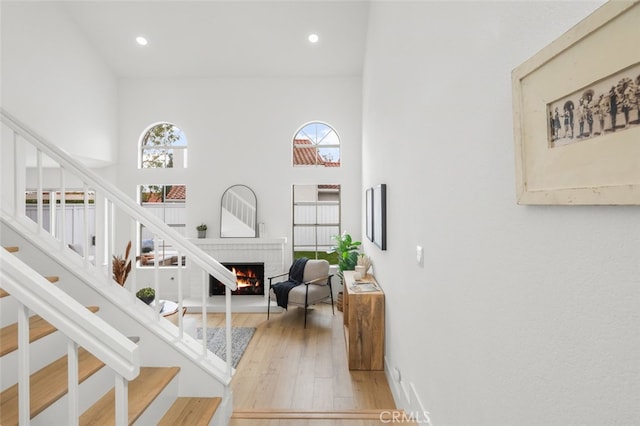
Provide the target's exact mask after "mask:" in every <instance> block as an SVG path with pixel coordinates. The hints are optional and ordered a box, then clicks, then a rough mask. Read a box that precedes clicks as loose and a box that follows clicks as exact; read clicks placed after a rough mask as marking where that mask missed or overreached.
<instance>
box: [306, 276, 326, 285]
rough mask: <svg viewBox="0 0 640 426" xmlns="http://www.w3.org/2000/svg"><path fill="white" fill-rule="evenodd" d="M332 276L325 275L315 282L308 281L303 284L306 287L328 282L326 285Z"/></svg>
mask: <svg viewBox="0 0 640 426" xmlns="http://www.w3.org/2000/svg"><path fill="white" fill-rule="evenodd" d="M332 276H333V274H329V275H325V276H324V277H320V278H316V279H315V280H311V281H307V282H304V283H302V284H304V285H309V284H318V283H319V282H320V281H326V283H328V282H329V280H330V279H331V277H332Z"/></svg>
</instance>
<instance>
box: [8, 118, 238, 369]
mask: <svg viewBox="0 0 640 426" xmlns="http://www.w3.org/2000/svg"><path fill="white" fill-rule="evenodd" d="M0 121H1V122H2V124H3V125H4V127H3V128H2V129H1V130H2V135H3V137H6V135H7V133H9V134H10V138H11V140H10V141H5V142H2V146H1V148H2V155H3V156H6V155H11V154H12V159H13V162H8V161H7V160H6V158H3V159H2V165H3V169H5V168H7V166H9V167H10V168H11V170H10V171H7V170H4V171H2V178H4V185H3V187H2V189H1V190H2V191H3V192H6V191H9V193H5V194H2V197H0V201H1V204H2V205H1V206H0V208H1V209H2V213H3V214H9V215H10V216H11V217H13V218H14V219H15V220H18V221H20V222H21V223H24V224H33V221H32V220H30V219H28V218H27V217H26V215H25V191H26V190H27V188H35V189H36V192H37V197H36V198H37V206H38V207H37V209H38V211H37V214H36V216H37V219H36V222H35V224H36V225H35V226H36V228H35V229H34V231H33V234H34V235H33V236H35V237H37V236H38V235H39V234H42V233H45V232H48V231H46V230H45V228H44V227H43V223H44V221H43V208H42V206H43V204H44V196H43V194H44V193H45V192H49V194H52V195H54V197H53V198H54V199H55V198H56V197H55V194H56V193H58V194H59V196H58V198H59V203H60V207H61V208H60V209H59V214H60V215H61V218H60V221H59V222H60V223H61V224H62V225H61V226H62V227H63V229H62V230H60V231H59V232H56V231H55V229H56V227H55V226H51V229H52V232H51V235H52V236H53V237H54V238H56V239H57V241H59V247H60V249H61V250H67V246H68V241H66V234H67V233H66V232H65V229H64V226H65V225H64V224H65V223H66V220H65V214H66V209H65V197H64V196H62V195H63V194H65V193H66V192H67V191H68V190H70V189H73V190H79V191H82V192H84V194H85V195H84V200H83V206H84V209H85V214H84V217H85V218H87V217H89V215H88V213H87V210H88V206H89V204H90V200H89V193H90V191H93V192H95V201H94V202H95V207H96V214H95V235H89V226H88V221H85V224H84V229H83V231H82V232H83V237H82V239H81V241H83V244H82V253H81V255H82V256H83V258H84V264H85V267H86V268H91V269H95V271H96V273H98V274H102V275H104V276H105V277H106V278H108V279H111V278H112V265H113V263H112V262H113V256H114V255H118V256H121V255H122V253H123V252H124V247H125V246H126V242H127V241H131V242H132V253H133V254H132V259H133V263H134V264H135V256H136V254H138V255H139V254H140V253H141V248H140V238H139V235H140V230H141V227H144V228H145V229H146V230H147V231H148V232H151V233H152V234H153V235H154V240H155V244H154V247H159V246H160V245H161V244H160V242H162V244H164V245H167V244H169V245H171V247H172V249H173V250H174V251H175V252H176V258H177V259H178V262H177V263H178V266H177V287H178V312H182V310H183V298H184V295H183V291H182V289H183V285H184V283H183V281H184V278H185V274H183V272H182V270H183V269H184V264H183V262H181V261H180V259H183V258H186V259H188V262H189V267H197V268H200V269H201V270H202V271H203V274H202V283H201V285H202V292H201V299H202V300H201V301H202V328H203V332H202V336H203V337H202V355H203V357H204V358H205V359H206V357H207V353H208V349H207V330H206V328H207V321H206V314H207V312H206V307H207V301H208V297H209V296H208V285H209V279H208V278H209V275H212V276H214V277H215V278H217V279H218V280H219V281H220V282H221V283H223V284H224V285H225V286H226V287H227V291H226V297H227V300H226V307H227V309H226V324H225V325H226V327H225V331H226V342H227V345H226V348H227V356H226V360H227V361H226V372H225V374H226V377H225V379H226V380H227V381H228V380H230V377H231V372H232V367H231V345H232V342H231V310H230V306H231V290H235V289H236V276H235V275H234V274H233V273H232V272H231V271H229V270H228V269H227V268H226V267H224V266H223V265H221V264H220V263H219V262H217V261H216V260H215V259H213V258H212V257H211V256H210V255H208V254H207V253H205V252H204V251H202V250H201V249H200V248H199V247H197V246H196V245H195V244H193V243H192V242H191V241H189V240H187V239H186V238H184V237H183V236H181V235H180V234H179V233H178V232H176V231H175V230H174V229H172V228H170V227H169V226H167V225H166V224H165V223H164V222H162V221H161V220H160V219H159V218H157V217H155V216H154V215H153V214H151V213H149V212H148V211H145V209H143V208H142V207H141V206H140V205H139V204H137V203H136V202H135V201H134V200H132V199H131V198H130V197H129V196H127V195H126V194H125V193H123V192H122V191H121V190H119V189H118V188H117V187H115V186H114V185H113V184H111V183H110V182H108V181H106V180H105V179H103V178H101V177H100V176H99V175H97V174H96V173H95V172H93V171H92V170H90V169H88V168H86V167H84V166H83V165H82V164H80V163H79V162H78V161H76V160H75V159H73V158H72V157H71V156H70V155H69V154H67V153H66V152H65V151H63V150H62V149H60V148H59V147H57V146H55V145H54V144H52V143H50V142H48V141H46V140H45V139H44V138H42V137H40V136H38V135H37V134H36V133H35V132H34V131H33V130H31V129H30V128H29V127H28V126H26V125H25V124H24V123H21V122H20V121H19V120H17V119H16V118H14V117H12V116H11V115H10V114H9V113H7V112H6V111H4V110H2V109H0ZM6 142H8V143H6ZM7 174H9V176H7ZM45 179H46V184H45ZM57 211H58V209H50V212H51V213H50V214H53V215H55V214H57V213H56V212H57ZM49 219H50V223H56V222H57V219H56V218H55V217H51V218H49ZM94 240H95V255H94V256H93V258H92V257H91V256H90V255H89V247H90V246H91V244H92V241H94ZM116 241H119V243H118V244H116ZM116 247H119V248H118V249H116ZM153 263H154V274H153V277H154V279H153V281H154V282H153V288H154V289H155V294H156V299H158V300H159V299H162V294H161V292H160V288H159V282H160V279H159V278H160V273H159V272H160V271H159V269H160V265H159V263H160V262H158V261H154V262H153ZM135 271H136V267H135V266H134V267H133V268H132V272H131V275H130V276H129V280H128V281H127V286H126V288H127V289H129V290H130V291H131V292H133V293H135V292H136V291H137V283H136V273H135ZM155 306H156V319H157V320H158V321H160V319H161V316H160V308H161V304H159V303H158V304H156V305H155ZM58 308H59V309H64V307H58ZM178 318H179V320H178V337H179V338H180V339H182V338H183V323H182V315H178Z"/></svg>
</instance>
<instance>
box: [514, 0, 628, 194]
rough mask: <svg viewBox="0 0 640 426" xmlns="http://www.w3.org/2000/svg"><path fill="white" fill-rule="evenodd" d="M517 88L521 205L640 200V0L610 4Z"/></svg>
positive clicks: (518, 74)
mask: <svg viewBox="0 0 640 426" xmlns="http://www.w3.org/2000/svg"><path fill="white" fill-rule="evenodd" d="M512 88H513V108H514V117H513V118H514V139H515V156H516V158H515V165H516V192H517V201H518V204H562V205H570V204H614V205H616V204H621V205H622V204H640V0H634V1H610V2H608V3H606V4H604V5H603V6H602V7H600V8H599V9H597V10H596V11H595V12H594V13H592V14H591V15H589V16H588V17H587V18H585V19H584V20H583V21H581V22H580V23H579V24H577V25H576V26H575V27H573V28H572V29H570V30H569V31H568V32H566V33H565V34H564V35H562V36H561V37H560V38H558V39H557V40H555V41H554V42H553V43H551V44H550V45H549V46H547V47H545V48H544V49H543V50H541V51H540V52H538V53H537V54H536V55H534V56H533V57H532V58H531V59H529V60H527V61H526V62H525V63H523V64H522V65H520V66H518V67H517V68H516V69H514V70H513V72H512Z"/></svg>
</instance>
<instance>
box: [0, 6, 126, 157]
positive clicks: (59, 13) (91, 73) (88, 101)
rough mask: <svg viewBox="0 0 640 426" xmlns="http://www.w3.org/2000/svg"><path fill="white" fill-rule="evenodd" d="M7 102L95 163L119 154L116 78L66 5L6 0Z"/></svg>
mask: <svg viewBox="0 0 640 426" xmlns="http://www.w3.org/2000/svg"><path fill="white" fill-rule="evenodd" d="M0 19H1V26H0V29H1V33H0V35H1V42H2V45H1V47H2V48H1V54H2V72H1V75H2V77H1V87H2V93H1V104H2V108H4V109H5V110H7V111H8V112H9V113H10V114H12V115H13V116H15V117H16V118H17V119H19V120H20V121H22V122H24V123H26V124H27V125H28V126H30V127H31V128H33V129H34V130H35V131H36V132H37V133H39V134H40V135H41V136H44V137H45V138H47V139H48V140H50V141H52V142H54V143H55V144H56V145H58V146H60V147H61V148H63V149H65V150H66V151H67V152H69V153H71V154H72V155H73V156H74V157H76V158H78V159H80V160H82V161H83V162H84V163H85V164H86V165H88V166H90V167H101V166H105V165H108V164H110V163H112V162H113V161H114V160H115V156H116V154H115V153H116V143H115V140H116V136H117V122H116V118H117V115H116V108H117V103H116V100H117V82H116V78H115V76H114V74H113V73H112V72H111V71H110V70H109V69H108V68H107V66H106V64H105V63H104V61H103V60H102V59H101V58H100V57H98V56H97V55H96V54H95V52H94V51H93V49H92V47H91V46H90V45H89V44H88V42H87V41H86V39H85V38H84V36H83V35H82V34H81V33H80V32H79V31H78V30H77V28H76V26H75V24H74V22H73V21H72V20H70V18H69V17H68V15H67V14H66V13H65V12H64V10H63V6H62V5H60V4H52V3H47V2H11V1H3V2H2V3H0Z"/></svg>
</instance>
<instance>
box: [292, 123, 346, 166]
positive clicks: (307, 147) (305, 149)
mask: <svg viewBox="0 0 640 426" xmlns="http://www.w3.org/2000/svg"><path fill="white" fill-rule="evenodd" d="M293 165H294V166H312V165H313V166H324V167H339V166H340V138H339V137H338V134H337V133H336V131H335V130H334V129H333V128H332V127H331V126H329V125H328V124H325V123H320V122H313V123H309V124H306V125H304V126H303V127H302V128H301V129H300V130H299V131H298V132H297V133H296V135H295V136H294V138H293Z"/></svg>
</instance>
